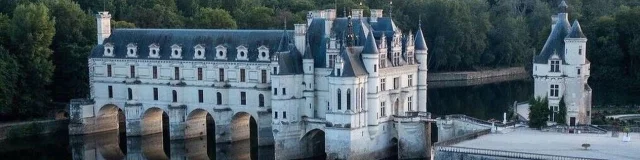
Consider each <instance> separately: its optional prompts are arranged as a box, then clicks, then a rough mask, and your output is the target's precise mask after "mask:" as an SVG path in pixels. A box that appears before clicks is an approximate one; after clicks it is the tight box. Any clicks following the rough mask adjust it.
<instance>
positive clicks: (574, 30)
mask: <svg viewBox="0 0 640 160" xmlns="http://www.w3.org/2000/svg"><path fill="white" fill-rule="evenodd" d="M566 38H587V36H585V35H584V33H583V32H582V27H580V23H579V22H578V20H575V21H573V25H572V26H571V32H569V34H568V35H567V37H566Z"/></svg>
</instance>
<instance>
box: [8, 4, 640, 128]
mask: <svg viewBox="0 0 640 160" xmlns="http://www.w3.org/2000/svg"><path fill="white" fill-rule="evenodd" d="M559 2H560V0H465V1H458V0H397V1H393V4H392V5H390V4H389V0H5V1H0V120H7V119H16V118H29V116H41V115H42V114H43V113H44V112H43V111H45V110H46V109H47V108H50V107H48V106H51V105H52V104H56V102H62V103H64V102H68V100H69V99H70V98H81V97H87V95H88V90H89V89H88V88H89V87H88V71H87V55H88V52H89V51H90V50H91V48H92V47H93V46H94V44H95V32H96V31H95V20H94V16H93V15H94V14H95V13H96V12H97V11H102V10H107V11H110V12H111V13H112V15H113V22H112V26H113V27H116V28H134V27H139V28H225V29H281V28H282V25H283V24H285V21H288V23H287V24H288V26H287V28H289V29H291V28H293V24H294V23H304V22H305V19H306V15H307V11H309V10H314V9H327V8H337V14H338V16H343V15H344V13H345V12H344V11H345V9H347V10H348V9H353V8H361V9H364V10H365V16H368V15H369V9H370V8H376V9H384V10H385V16H393V18H394V19H395V22H396V25H398V27H400V28H401V29H402V30H403V31H405V32H409V31H415V30H416V29H417V27H418V23H419V22H422V26H423V29H424V32H425V35H426V38H427V41H428V42H427V43H428V46H429V49H430V50H429V53H430V57H429V58H430V59H429V62H430V63H429V67H430V69H431V70H430V71H432V72H440V71H459V70H479V69H485V68H495V67H508V66H523V65H524V66H530V62H531V57H532V56H533V55H534V54H537V53H538V52H539V50H541V48H542V45H543V44H544V42H545V40H546V37H547V36H548V34H549V31H550V26H551V24H550V23H551V20H550V16H551V15H552V14H554V13H555V12H556V6H557V4H559ZM568 3H569V5H570V19H571V20H573V19H578V20H580V22H581V24H582V27H583V30H584V31H585V34H586V35H587V36H588V37H589V41H588V43H589V44H588V48H587V49H588V56H589V57H588V58H589V59H590V60H591V62H592V77H593V78H592V80H596V81H598V82H603V81H606V82H611V81H614V82H624V83H625V84H635V83H639V82H638V81H640V67H638V65H640V64H639V63H640V47H639V46H640V27H638V26H640V21H638V20H636V19H635V18H637V17H639V16H640V8H639V7H638V6H639V5H640V0H568ZM389 11H392V13H390V12H389ZM420 20H421V21H420ZM627 86H632V88H633V89H632V91H640V85H627Z"/></svg>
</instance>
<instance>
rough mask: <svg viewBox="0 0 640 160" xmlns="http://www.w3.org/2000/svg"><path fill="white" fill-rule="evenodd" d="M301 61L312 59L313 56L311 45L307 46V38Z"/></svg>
mask: <svg viewBox="0 0 640 160" xmlns="http://www.w3.org/2000/svg"><path fill="white" fill-rule="evenodd" d="M302 59H314V58H313V54H311V45H309V37H307V40H306V45H305V50H304V55H303V57H302Z"/></svg>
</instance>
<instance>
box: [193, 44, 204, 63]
mask: <svg viewBox="0 0 640 160" xmlns="http://www.w3.org/2000/svg"><path fill="white" fill-rule="evenodd" d="M193 50H194V53H193V59H205V58H204V51H205V50H204V46H202V45H200V44H198V45H196V46H195V47H193Z"/></svg>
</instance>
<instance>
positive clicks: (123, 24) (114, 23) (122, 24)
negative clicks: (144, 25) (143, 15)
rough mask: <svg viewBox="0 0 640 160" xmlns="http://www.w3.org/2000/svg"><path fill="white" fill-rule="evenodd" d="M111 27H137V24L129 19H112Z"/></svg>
mask: <svg viewBox="0 0 640 160" xmlns="http://www.w3.org/2000/svg"><path fill="white" fill-rule="evenodd" d="M111 28H136V24H133V23H130V22H127V21H114V20H111Z"/></svg>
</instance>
